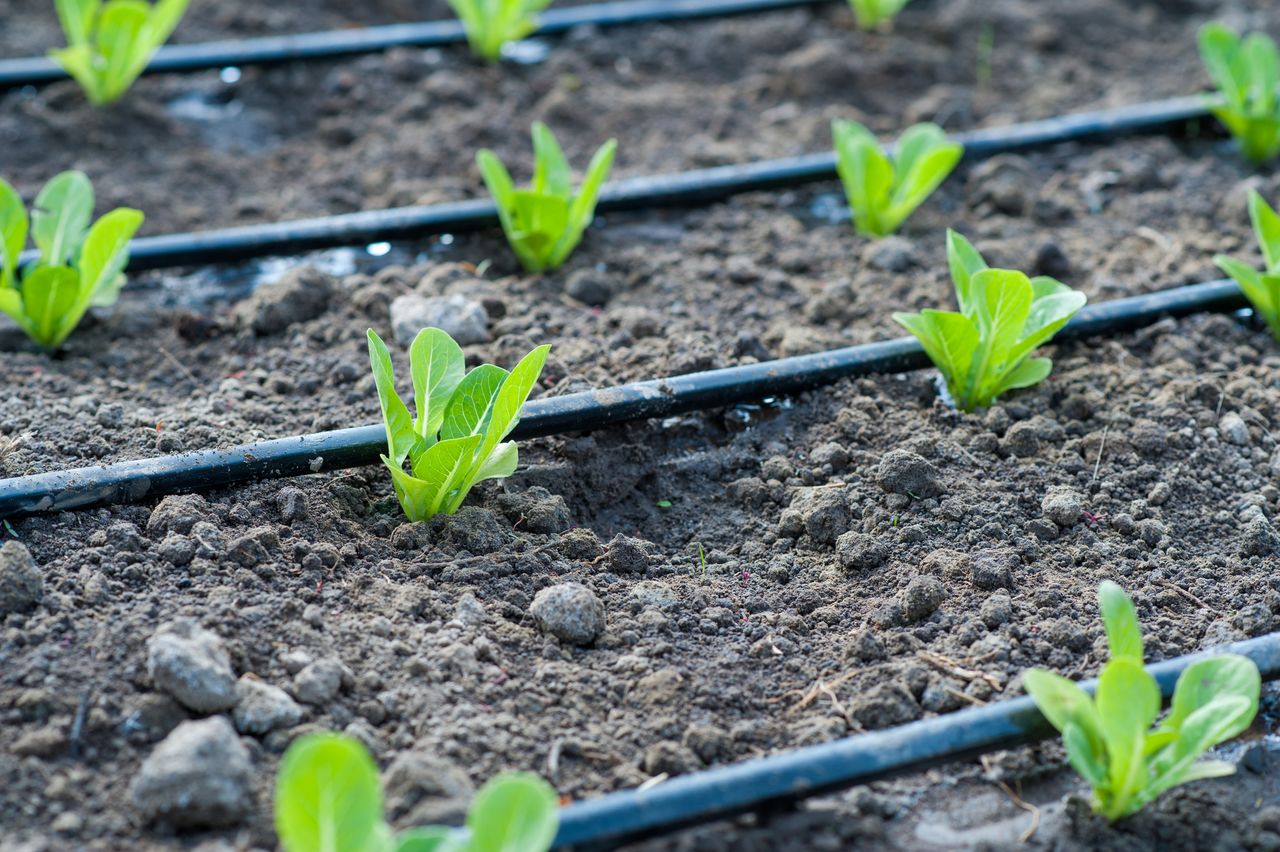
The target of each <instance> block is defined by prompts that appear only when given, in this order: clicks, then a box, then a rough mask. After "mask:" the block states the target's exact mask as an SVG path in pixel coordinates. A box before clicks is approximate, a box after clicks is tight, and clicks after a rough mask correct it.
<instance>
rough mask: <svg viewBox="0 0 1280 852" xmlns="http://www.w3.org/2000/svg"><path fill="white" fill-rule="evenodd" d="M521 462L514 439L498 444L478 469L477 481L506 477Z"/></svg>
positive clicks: (514, 470)
mask: <svg viewBox="0 0 1280 852" xmlns="http://www.w3.org/2000/svg"><path fill="white" fill-rule="evenodd" d="M519 464H520V453H519V451H518V449H517V448H516V445H515V442H514V441H506V442H504V443H501V444H498V446H496V447H494V448H493V452H491V453H489V457H488V458H487V459H485V460H484V463H483V464H481V465H480V468H479V469H478V470H477V471H476V475H475V482H484V481H485V480H486V479H505V478H506V477H508V476H510V475H511V474H513V473H515V472H516V467H517V466H518V465H519Z"/></svg>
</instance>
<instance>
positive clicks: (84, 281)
mask: <svg viewBox="0 0 1280 852" xmlns="http://www.w3.org/2000/svg"><path fill="white" fill-rule="evenodd" d="M93 203H94V199H93V185H92V184H91V183H89V178H87V177H85V176H84V174H82V173H81V172H63V173H61V174H59V175H56V176H55V177H54V178H53V179H52V180H50V181H49V182H48V183H47V184H45V186H44V189H42V190H40V194H39V195H37V196H36V200H35V204H34V205H33V207H32V209H31V216H30V218H29V219H28V216H27V211H26V208H25V207H24V206H23V204H22V197H21V196H19V195H18V193H17V191H16V190H14V188H13V187H12V186H10V185H9V184H8V183H6V182H5V181H3V180H0V311H3V312H4V313H6V314H8V315H9V316H10V317H11V318H12V319H13V321H14V322H16V323H17V324H18V325H19V326H20V327H21V328H22V330H23V331H25V332H26V333H27V336H28V337H30V338H31V339H32V340H34V341H35V342H36V343H38V344H39V345H40V346H42V347H43V348H45V349H47V350H50V351H52V350H54V349H57V348H58V347H59V346H61V345H62V343H63V342H64V341H65V340H66V339H67V336H68V335H70V334H71V332H72V331H74V330H75V328H76V326H77V325H79V324H80V320H81V319H82V318H83V317H84V315H85V313H86V312H87V311H88V310H89V308H91V307H106V306H108V305H112V304H114V303H115V301H116V299H117V298H118V297H119V295H120V288H121V287H122V286H123V285H124V272H123V270H124V267H125V264H126V263H128V261H129V240H130V239H131V238H132V237H133V235H134V232H135V231H137V230H138V227H139V226H140V225H141V224H142V218H143V217H142V213H140V212H139V211H137V210H133V209H131V208H128V207H119V208H117V209H115V210H112V211H111V212H110V213H107V214H106V215H105V216H103V217H102V218H101V219H99V220H98V221H97V222H94V223H93V226H92V227H90V226H89V222H90V220H91V219H92V218H93ZM28 232H30V235H31V238H32V239H33V240H34V241H35V244H36V248H37V249H38V250H39V259H38V260H36V261H34V262H32V263H28V264H26V265H25V266H22V265H20V263H19V261H20V259H21V257H22V249H23V247H24V246H25V245H26V242H27V234H28Z"/></svg>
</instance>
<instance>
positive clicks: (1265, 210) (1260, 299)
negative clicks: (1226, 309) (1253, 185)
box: [1213, 189, 1280, 341]
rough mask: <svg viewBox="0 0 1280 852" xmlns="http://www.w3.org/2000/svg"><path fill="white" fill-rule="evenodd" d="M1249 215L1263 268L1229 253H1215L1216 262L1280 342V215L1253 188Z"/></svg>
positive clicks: (1250, 196) (1250, 194)
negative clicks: (1260, 268)
mask: <svg viewBox="0 0 1280 852" xmlns="http://www.w3.org/2000/svg"><path fill="white" fill-rule="evenodd" d="M1249 218H1250V219H1251V220H1253V232H1254V233H1255V234H1256V235H1257V236H1258V245H1260V246H1262V258H1263V269H1262V271H1261V272H1259V271H1258V270H1256V269H1254V268H1253V267H1252V266H1249V265H1248V264H1246V263H1241V262H1240V261H1238V260H1236V259H1235V258H1232V257H1228V256H1227V255H1225V254H1219V255H1215V256H1214V258H1213V262H1214V263H1216V264H1218V268H1219V269H1221V270H1222V271H1223V272H1225V273H1227V274H1228V275H1230V276H1231V277H1232V278H1234V279H1235V280H1236V283H1237V284H1239V285H1240V289H1241V290H1242V291H1244V295H1245V298H1247V299H1248V300H1249V302H1250V303H1251V304H1252V305H1253V309H1254V310H1255V311H1257V312H1258V316H1260V317H1262V319H1264V320H1265V321H1266V323H1267V326H1268V327H1269V328H1270V329H1271V334H1272V335H1273V336H1274V337H1275V339H1276V340H1277V341H1280V216H1277V215H1276V211H1275V210H1273V209H1272V208H1271V206H1270V205H1269V204H1267V202H1265V201H1263V200H1262V196H1261V195H1259V194H1258V191H1257V190H1254V189H1251V190H1249Z"/></svg>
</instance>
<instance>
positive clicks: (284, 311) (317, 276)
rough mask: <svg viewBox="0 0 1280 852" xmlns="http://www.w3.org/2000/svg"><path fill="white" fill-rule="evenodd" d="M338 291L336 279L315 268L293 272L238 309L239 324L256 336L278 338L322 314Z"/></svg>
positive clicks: (256, 293) (255, 295)
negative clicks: (288, 330)
mask: <svg viewBox="0 0 1280 852" xmlns="http://www.w3.org/2000/svg"><path fill="white" fill-rule="evenodd" d="M335 288H336V282H335V279H334V278H333V277H332V276H330V275H326V274H325V273H323V272H321V271H320V270H318V269H316V268H315V267H314V266H301V267H298V268H297V269H291V270H289V271H288V272H286V273H285V274H284V275H283V276H281V278H280V280H279V281H277V282H275V283H274V284H266V285H263V286H261V287H259V288H258V289H257V290H255V291H254V293H253V295H252V296H250V297H249V298H248V299H247V300H246V301H245V302H243V303H241V305H240V306H239V307H238V308H237V310H236V314H237V316H238V317H239V318H240V322H241V323H243V324H244V325H247V326H248V327H249V328H251V329H253V331H254V333H255V334H259V335H267V334H278V333H280V332H282V331H284V330H285V329H287V328H288V327H289V326H291V325H294V324H295V323H300V322H306V321H307V320H312V319H315V318H316V317H318V316H320V315H321V314H323V313H324V312H325V311H326V310H327V309H328V307H329V300H330V299H332V298H333V293H334V290H335Z"/></svg>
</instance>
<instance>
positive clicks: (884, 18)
mask: <svg viewBox="0 0 1280 852" xmlns="http://www.w3.org/2000/svg"><path fill="white" fill-rule="evenodd" d="M909 2H911V0H849V5H850V6H852V7H853V17H854V18H855V19H856V20H857V21H858V26H859V28H861V29H864V30H875V29H884V28H886V27H888V26H889V24H891V23H893V19H894V18H895V17H897V15H898V13H899V12H901V11H902V7H903V6H905V5H907V4H908V3H909Z"/></svg>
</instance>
